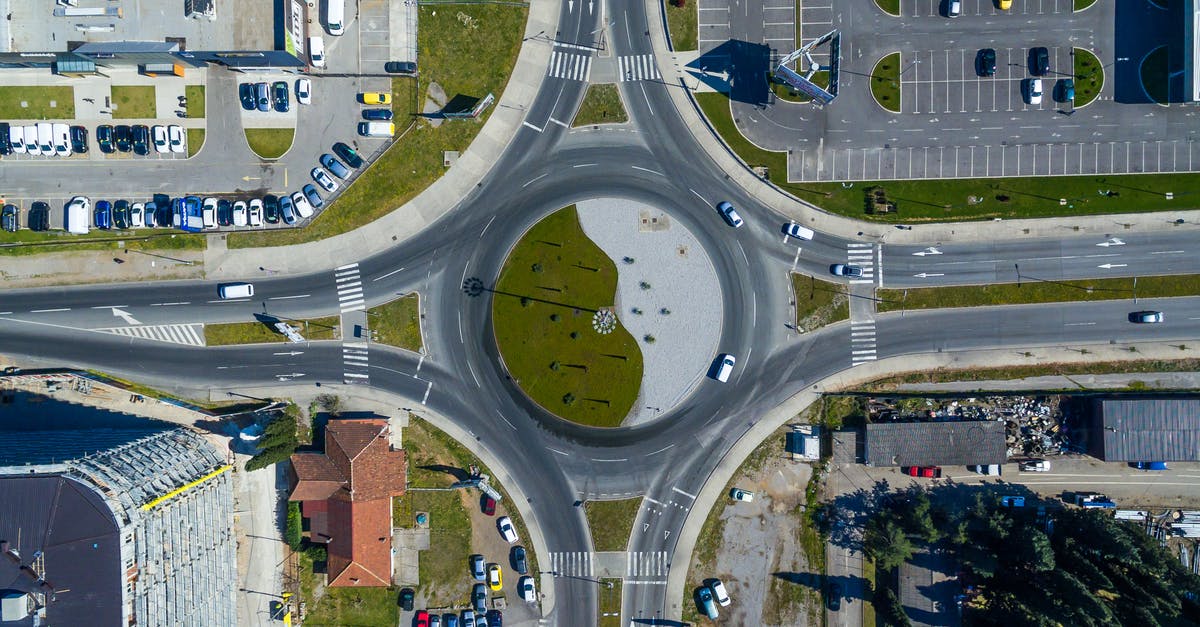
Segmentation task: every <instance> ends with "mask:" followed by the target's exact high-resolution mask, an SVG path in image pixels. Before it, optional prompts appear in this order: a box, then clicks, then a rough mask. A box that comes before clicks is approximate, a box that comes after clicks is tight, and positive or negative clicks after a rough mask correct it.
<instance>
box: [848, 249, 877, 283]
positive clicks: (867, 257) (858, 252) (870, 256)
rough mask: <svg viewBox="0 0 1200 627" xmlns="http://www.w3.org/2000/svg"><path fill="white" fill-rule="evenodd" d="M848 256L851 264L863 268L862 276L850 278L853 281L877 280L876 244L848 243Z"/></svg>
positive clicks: (870, 281)
mask: <svg viewBox="0 0 1200 627" xmlns="http://www.w3.org/2000/svg"><path fill="white" fill-rule="evenodd" d="M846 258H847V259H848V260H849V263H850V265H852V266H858V267H860V268H862V270H863V275H862V278H858V279H850V282H851V283H874V282H875V245H874V244H860V243H853V244H846Z"/></svg>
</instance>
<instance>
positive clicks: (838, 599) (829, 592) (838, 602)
mask: <svg viewBox="0 0 1200 627" xmlns="http://www.w3.org/2000/svg"><path fill="white" fill-rule="evenodd" d="M825 607H827V608H829V611H830V612H836V611H838V610H840V609H842V584H840V583H838V582H836V581H832V582H830V583H829V586H828V587H827V588H826V589H825Z"/></svg>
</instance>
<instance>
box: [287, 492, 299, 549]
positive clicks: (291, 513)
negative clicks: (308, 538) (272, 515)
mask: <svg viewBox="0 0 1200 627" xmlns="http://www.w3.org/2000/svg"><path fill="white" fill-rule="evenodd" d="M303 524H304V520H303V518H302V517H301V516H300V502H299V501H288V513H287V529H285V531H284V538H283V539H284V540H285V541H287V543H288V546H290V547H292V548H293V549H298V548H300V543H301V542H302V541H303V540H304V537H303V533H304V530H303Z"/></svg>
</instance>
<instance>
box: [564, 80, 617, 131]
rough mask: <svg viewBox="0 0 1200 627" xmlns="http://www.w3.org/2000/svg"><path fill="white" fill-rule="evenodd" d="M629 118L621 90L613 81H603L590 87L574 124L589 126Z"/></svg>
mask: <svg viewBox="0 0 1200 627" xmlns="http://www.w3.org/2000/svg"><path fill="white" fill-rule="evenodd" d="M628 120H629V116H628V115H626V113H625V106H624V105H623V104H621V92H620V91H619V90H618V89H617V86H616V85H614V84H612V83H603V84H600V85H592V86H590V87H588V90H587V95H586V96H584V97H583V103H582V104H580V105H579V111H578V112H576V113H575V121H574V122H573V123H572V126H576V127H578V126H588V125H590V124H615V123H619V122H625V121H628Z"/></svg>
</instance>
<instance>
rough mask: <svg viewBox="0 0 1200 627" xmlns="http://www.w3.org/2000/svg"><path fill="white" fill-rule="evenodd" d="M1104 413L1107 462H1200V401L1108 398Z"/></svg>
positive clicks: (1103, 407)
mask: <svg viewBox="0 0 1200 627" xmlns="http://www.w3.org/2000/svg"><path fill="white" fill-rule="evenodd" d="M1100 412H1101V421H1100V422H1101V426H1102V428H1103V432H1104V451H1103V459H1104V460H1105V461H1110V462H1184V461H1190V462H1194V461H1200V399H1194V398H1178V399H1176V398H1157V399H1128V400H1116V399H1106V400H1103V401H1101V402H1100Z"/></svg>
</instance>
